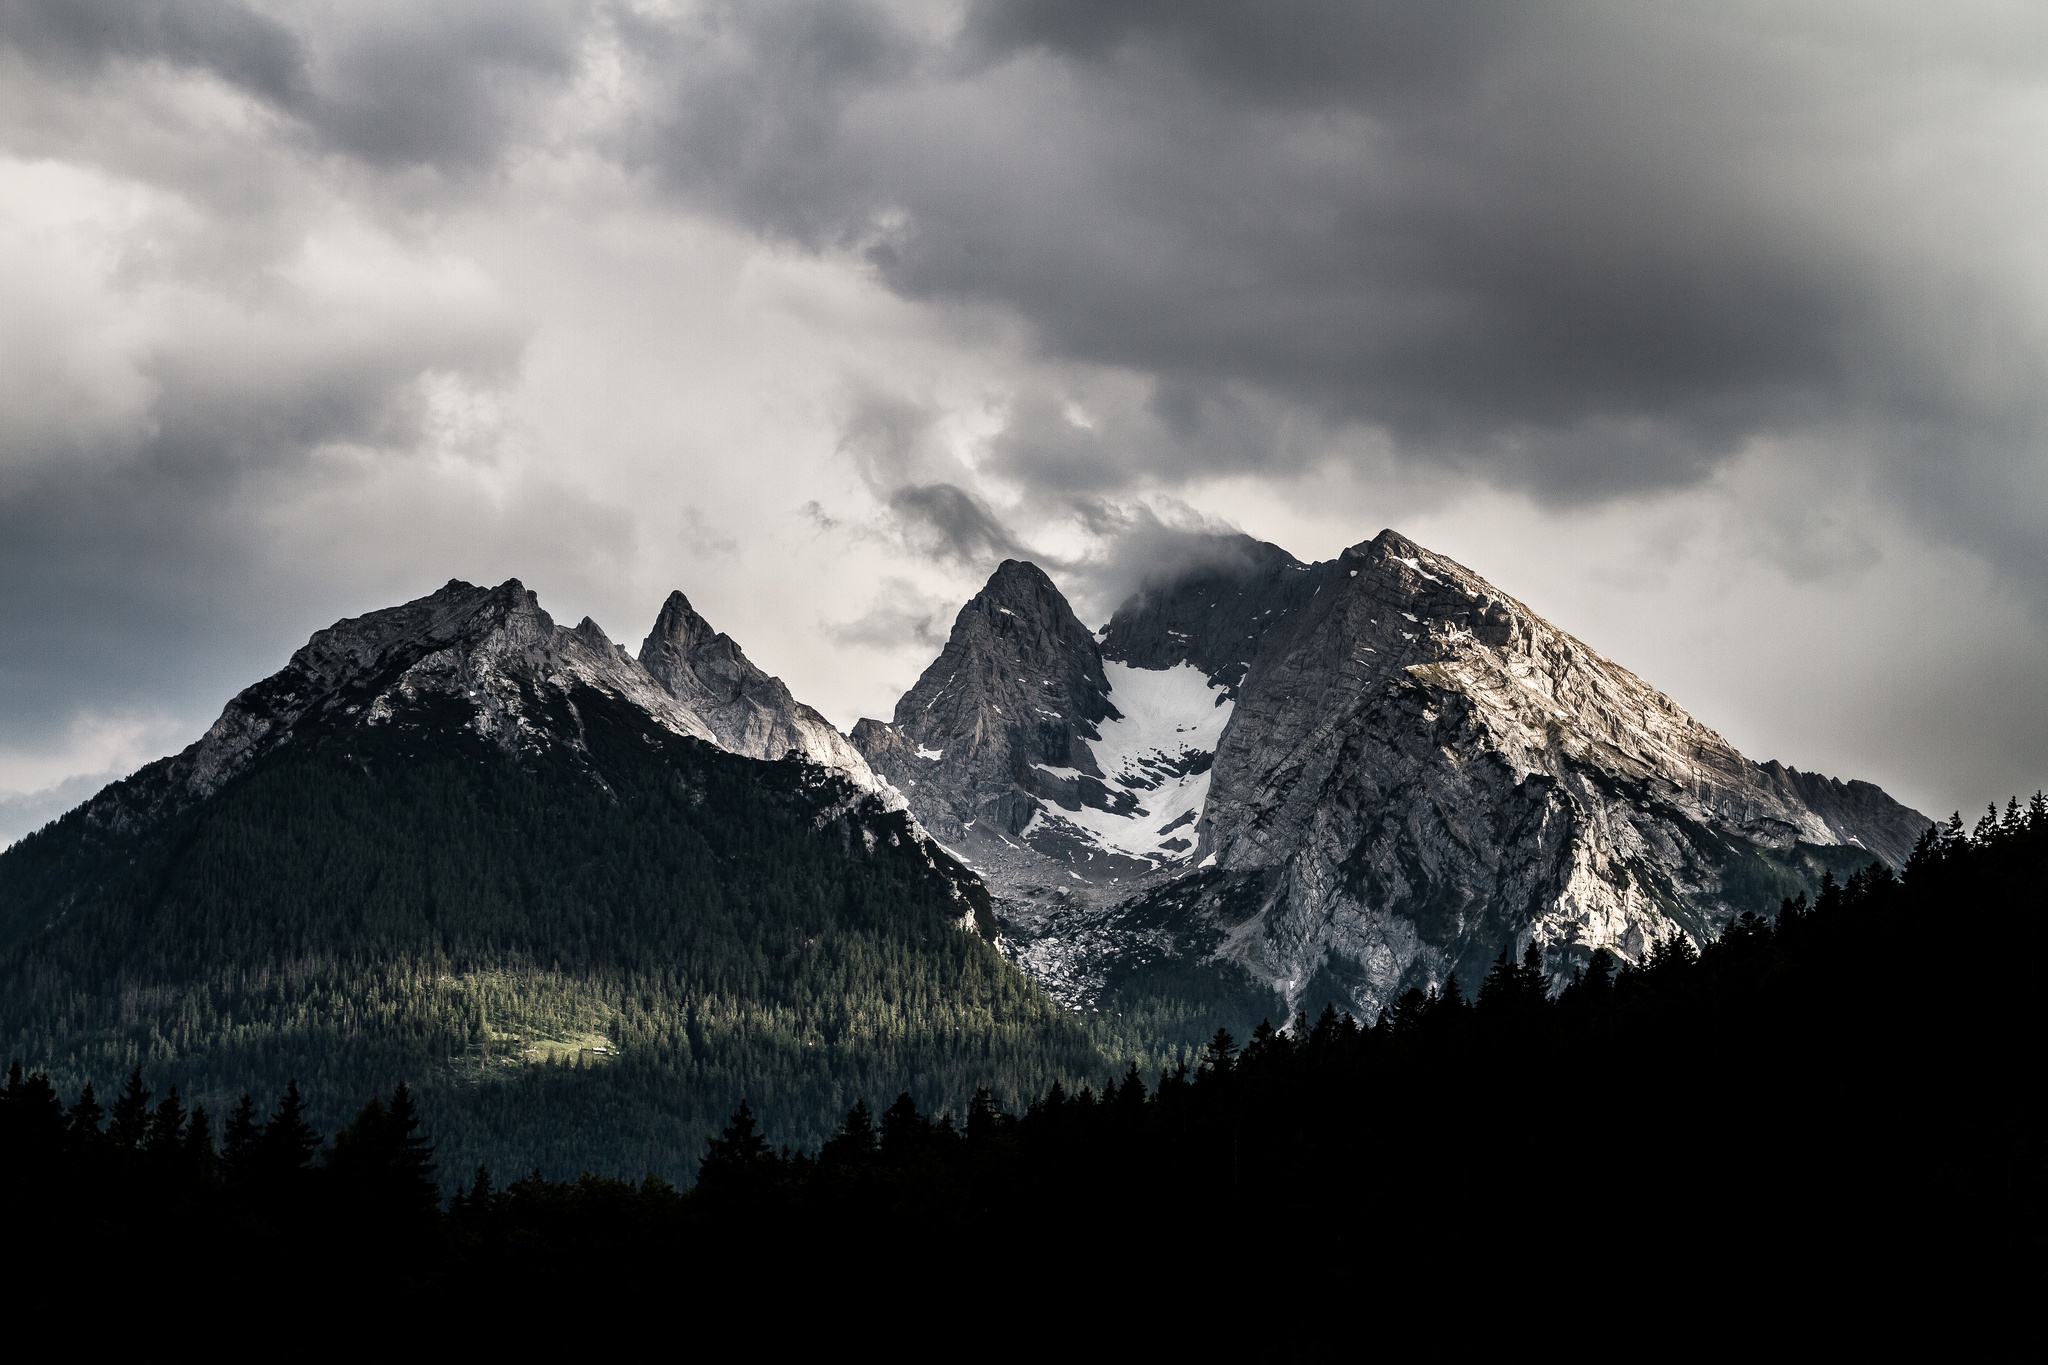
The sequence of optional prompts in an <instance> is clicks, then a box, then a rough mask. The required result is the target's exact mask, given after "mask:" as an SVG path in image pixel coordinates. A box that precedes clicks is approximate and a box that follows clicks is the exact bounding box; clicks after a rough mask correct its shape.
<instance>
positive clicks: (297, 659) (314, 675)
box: [89, 578, 901, 830]
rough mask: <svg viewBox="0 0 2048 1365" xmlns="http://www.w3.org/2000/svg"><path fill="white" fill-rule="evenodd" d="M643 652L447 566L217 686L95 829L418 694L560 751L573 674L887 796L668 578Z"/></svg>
mask: <svg viewBox="0 0 2048 1365" xmlns="http://www.w3.org/2000/svg"><path fill="white" fill-rule="evenodd" d="M642 656H643V657H645V658H649V659H651V660H652V661H653V662H654V664H655V665H656V666H657V667H659V668H660V669H661V674H660V676H659V678H657V675H656V674H655V673H654V672H652V671H650V669H649V667H648V666H646V665H643V664H642V663H641V662H640V661H639V660H636V659H634V658H633V656H632V655H630V654H628V653H627V652H626V651H625V650H624V649H623V648H621V647H620V646H619V645H616V644H614V643H613V642H612V641H611V640H610V639H608V638H606V636H605V633H604V631H603V630H601V629H600V628H599V627H598V625H597V623H596V622H595V621H592V620H590V619H589V618H588V617H585V618H584V620H583V621H582V622H581V623H580V624H578V625H577V626H576V627H575V628H574V629H566V628H564V627H562V626H559V625H557V624H556V623H555V621H554V619H553V618H552V617H550V616H549V615H548V614H547V613H546V612H545V611H543V610H541V607H540V603H539V601H538V599H537V598H536V597H535V596H534V594H533V593H531V592H529V591H528V590H527V589H526V587H525V586H524V585H523V584H521V583H520V582H519V580H518V579H516V578H515V579H510V580H507V581H506V582H504V583H502V584H500V585H499V586H497V587H495V588H480V587H476V586H474V585H472V584H469V583H464V582H460V581H450V582H449V583H448V584H447V585H446V586H444V587H443V588H442V589H441V590H440V591H439V592H436V593H434V594H432V595H431V596H428V597H422V598H420V599H418V600H417V601H413V602H408V603H406V604H404V605H403V606H397V607H390V608H387V609H385V610H383V611H375V612H371V613H370V614H369V615H367V616H361V617H356V618H352V619H349V620H344V621H339V622H337V623H335V624H334V625H332V626H329V627H328V628H327V629H325V630H322V631H319V632H317V633H316V634H315V635H314V636H313V638H312V639H311V640H309V641H307V643H306V645H305V647H304V648H302V649H300V650H299V651H298V652H297V653H295V654H293V655H292V657H291V661H290V662H289V663H288V664H286V665H285V667H284V668H283V669H281V670H280V671H278V672H277V673H275V674H273V675H272V676H270V677H268V678H265V679H264V680H263V681H262V682H259V683H257V684H255V685H254V686H252V687H249V688H247V689H245V690H244V691H243V692H242V693H241V694H240V695H238V696H237V697H235V699H234V700H233V701H231V702H229V703H228V705H227V707H226V708H225V709H224V710H223V711H222V712H221V715H220V719H218V720H217V721H215V722H214V723H213V726H212V728H210V729H209V730H208V731H207V732H206V734H205V735H204V736H202V737H201V738H200V740H199V741H198V742H197V743H195V744H193V745H192V746H190V747H189V748H187V749H186V750H185V751H184V752H183V753H180V754H177V755H174V756H173V757H171V758H167V759H163V760H160V761H159V762H157V763H154V764H151V765H150V766H149V767H147V768H144V769H143V770H142V771H141V772H139V773H137V774H135V776H133V777H131V778H128V779H126V780H124V781H122V782H118V783H115V784H114V785H113V786H111V787H108V788H107V789H106V790H105V791H103V792H101V793H100V794H99V795H98V796H96V797H94V798H93V800H92V801H91V802H90V803H89V814H90V816H91V818H92V820H93V821H94V822H95V823H96V824H99V825H101V826H103V827H105V828H108V829H112V830H132V829H137V828H140V827H142V826H145V825H148V824H151V823H154V822H155V821H156V820H158V819H160V818H163V817H165V816H168V815H171V814H175V813H176V812H177V811H180V810H183V809H185V808H186V807H188V806H190V805H192V804H193V803H195V802H198V801H203V800H205V799H206V798H207V797H209V796H211V795H213V793H214V792H216V791H218V790H219V789H220V788H221V786H222V785H223V784H225V783H227V782H228V781H230V780H232V779H233V778H234V777H236V776H238V775H239V774H241V773H242V772H244V771H246V770H247V769H248V768H249V767H250V766H251V765H252V764H254V763H256V762H257V761H258V760H259V759H261V758H262V757H263V756H264V755H265V754H267V753H269V752H270V751H271V750H273V749H275V748H277V747H279V746H281V745H285V744H289V743H290V742H291V740H292V738H293V735H294V734H295V732H297V731H298V730H299V729H300V728H302V727H304V726H308V725H315V724H319V725H330V726H345V725H365V726H378V725H387V724H390V723H392V722H393V719H394V717H396V716H398V715H399V714H401V713H402V712H404V711H406V710H407V709H408V708H410V707H413V706H415V705H417V704H418V703H420V702H421V701H422V700H425V699H433V698H439V699H444V700H452V701H455V702H457V703H458V704H459V705H460V707H461V709H462V710H463V711H464V712H465V713H466V714H467V717H468V720H467V726H468V728H470V729H473V730H474V731H475V732H476V733H477V734H478V735H479V736H482V737H484V738H486V739H489V740H491V741H493V742H495V743H497V744H498V745H500V746H501V747H503V748H505V749H507V750H509V751H512V752H514V753H517V752H520V751H521V750H531V749H537V748H542V747H547V746H553V745H564V746H567V747H568V748H569V749H570V750H572V751H573V750H575V749H577V748H578V747H579V745H580V743H581V741H580V737H579V729H580V720H579V718H578V716H577V712H576V704H575V700H574V698H575V694H576V693H577V692H578V691H579V689H589V690H592V691H595V692H598V693H601V694H603V695H605V696H608V697H613V698H616V699H618V700H620V701H622V702H625V703H627V704H629V705H630V706H632V707H633V708H635V709H637V710H638V711H639V712H641V713H643V714H644V715H645V717H646V719H647V722H648V723H649V724H652V725H657V726H660V727H661V728H663V729H665V730H668V731H670V732H671V733H673V734H677V735H684V736H688V737H690V738H692V739H697V740H702V741H703V742H705V743H707V744H712V745H715V746H717V747H719V748H723V749H727V750H730V751H732V752H735V753H739V754H743V755H746V756H747V757H750V758H762V759H780V758H783V757H786V756H790V755H791V752H792V751H794V756H795V757H798V758H801V759H804V760H806V761H808V762H811V763H815V764H817V765H819V766H821V767H826V768H831V769H834V770H836V771H838V772H839V773H840V774H841V775H843V776H844V777H846V778H847V779H848V780H849V781H850V782H851V783H852V784H853V786H854V787H856V788H857V789H859V790H860V791H862V792H867V793H875V794H876V795H878V796H879V798H880V799H881V801H882V803H883V804H884V805H885V806H890V807H896V808H900V806H901V799H900V798H899V797H897V796H896V795H895V794H894V793H893V792H890V791H888V790H887V788H886V787H885V786H884V785H883V784H882V783H881V782H880V781H879V780H878V779H876V778H875V776H874V774H873V773H872V772H871V771H870V770H869V769H868V767H867V765H866V763H865V762H863V761H862V759H861V757H860V755H859V753H858V752H857V751H856V750H854V748H853V747H852V745H850V744H849V743H848V742H847V741H846V739H845V738H844V737H843V736H841V735H839V734H838V733H837V732H836V731H834V730H833V729H832V727H831V726H830V725H829V724H828V723H827V722H826V721H825V720H824V718H823V717H821V716H819V715H818V713H817V712H815V711H813V710H811V709H810V708H809V707H807V706H804V705H802V704H801V703H800V702H798V701H796V699H795V698H793V697H791V696H790V694H789V689H788V688H786V687H784V686H783V685H782V684H781V682H779V681H778V680H776V679H774V678H771V677H769V676H768V675H766V674H765V673H762V672H761V670H759V669H758V668H755V667H754V665H753V664H751V663H750V662H748V660H747V657H746V655H745V654H744V653H742V652H741V651H740V648H739V646H738V645H737V644H735V643H734V642H733V641H732V640H731V639H730V638H729V637H727V636H725V635H714V634H713V633H712V631H711V628H710V626H709V625H708V624H706V623H705V621H704V619H703V618H702V617H701V616H698V615H697V614H696V613H695V612H694V611H692V610H691V609H690V605H689V602H688V601H687V600H686V599H685V598H684V597H683V595H682V594H681V593H675V594H673V595H672V596H671V597H670V598H669V601H668V604H667V606H665V607H664V608H663V609H662V613H661V617H660V620H659V621H658V622H657V623H656V626H655V629H654V632H653V633H652V634H651V635H649V636H648V639H647V644H646V645H645V646H644V647H643V649H642ZM565 718H566V719H565ZM600 780H601V779H600Z"/></svg>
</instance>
